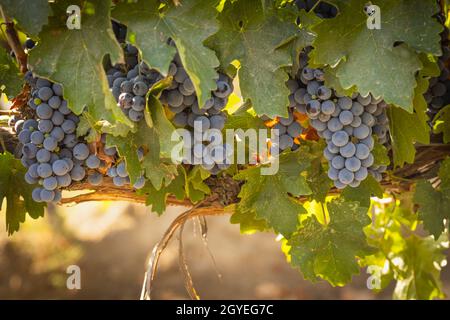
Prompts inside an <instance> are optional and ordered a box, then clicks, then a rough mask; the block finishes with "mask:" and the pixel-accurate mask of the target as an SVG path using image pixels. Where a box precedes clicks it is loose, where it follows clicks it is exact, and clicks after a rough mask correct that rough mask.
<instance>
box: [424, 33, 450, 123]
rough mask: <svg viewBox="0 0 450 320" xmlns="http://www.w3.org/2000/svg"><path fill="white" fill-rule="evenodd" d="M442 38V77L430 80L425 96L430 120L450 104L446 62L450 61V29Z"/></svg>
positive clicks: (440, 63) (449, 81)
mask: <svg viewBox="0 0 450 320" xmlns="http://www.w3.org/2000/svg"><path fill="white" fill-rule="evenodd" d="M441 37H442V44H443V45H442V56H440V57H439V59H438V66H439V69H440V71H441V72H440V75H439V76H438V77H434V78H431V79H430V82H429V87H428V91H427V92H426V93H425V94H424V97H425V100H426V101H427V104H428V110H427V113H428V116H429V117H430V120H432V119H433V118H434V116H435V115H436V114H437V113H438V112H439V110H440V109H442V108H443V107H444V106H446V105H448V104H449V103H450V80H449V76H450V70H449V68H448V67H447V66H446V62H447V60H448V59H450V49H449V48H448V40H447V37H448V29H447V28H445V31H444V32H443V33H442V34H441Z"/></svg>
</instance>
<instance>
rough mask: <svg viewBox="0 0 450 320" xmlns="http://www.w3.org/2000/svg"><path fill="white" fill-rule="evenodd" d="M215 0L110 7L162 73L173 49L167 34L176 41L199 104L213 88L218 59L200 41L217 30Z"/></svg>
mask: <svg viewBox="0 0 450 320" xmlns="http://www.w3.org/2000/svg"><path fill="white" fill-rule="evenodd" d="M215 3H216V1H213V0H183V2H182V5H179V6H175V5H173V4H172V3H171V2H168V3H166V4H165V6H164V7H162V8H160V4H161V3H160V2H159V1H156V0H140V1H138V2H136V3H120V4H119V5H117V6H116V8H115V9H114V11H113V16H114V18H116V19H117V20H119V21H121V22H122V23H124V24H126V25H127V26H128V28H129V30H131V32H133V33H134V35H135V38H136V44H137V46H138V47H139V49H140V50H141V52H142V57H143V59H144V60H145V61H146V62H147V63H148V64H149V65H150V66H151V67H153V68H155V69H158V70H159V71H160V72H161V73H163V74H167V72H168V70H169V65H170V62H171V60H172V59H173V57H174V56H175V53H176V49H175V48H174V47H172V46H170V45H168V44H167V41H168V39H169V38H171V39H172V40H173V41H175V44H176V47H177V49H178V52H179V54H180V58H181V62H182V63H183V66H184V68H185V69H186V72H187V73H188V75H189V76H190V78H191V80H192V83H193V84H194V88H195V92H196V93H197V97H198V101H199V105H200V106H203V105H204V104H205V102H206V100H208V99H209V98H210V95H211V91H213V90H215V89H216V82H215V79H217V72H216V70H215V68H217V67H218V66H219V61H218V60H217V57H216V55H215V54H214V52H213V51H212V50H210V49H208V48H206V47H205V46H204V45H203V41H205V39H206V38H208V37H209V36H211V35H212V34H214V33H215V32H216V31H217V30H218V23H217V20H216V15H217V11H216V9H215V8H214V5H215ZM143 8H145V10H143Z"/></svg>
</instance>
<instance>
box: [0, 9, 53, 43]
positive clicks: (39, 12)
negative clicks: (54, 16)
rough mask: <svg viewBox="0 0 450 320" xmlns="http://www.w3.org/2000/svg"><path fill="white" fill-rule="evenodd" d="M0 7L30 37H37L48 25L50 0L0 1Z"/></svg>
mask: <svg viewBox="0 0 450 320" xmlns="http://www.w3.org/2000/svg"><path fill="white" fill-rule="evenodd" d="M0 6H2V9H3V10H4V11H5V14H6V15H7V16H8V17H11V18H14V19H15V20H17V22H18V24H19V27H20V28H21V29H22V30H23V31H24V32H25V33H26V34H28V35H31V36H37V35H38V33H39V32H40V31H41V29H42V27H43V26H44V25H45V24H47V21H48V16H49V14H50V6H49V5H48V0H33V1H29V0H0Z"/></svg>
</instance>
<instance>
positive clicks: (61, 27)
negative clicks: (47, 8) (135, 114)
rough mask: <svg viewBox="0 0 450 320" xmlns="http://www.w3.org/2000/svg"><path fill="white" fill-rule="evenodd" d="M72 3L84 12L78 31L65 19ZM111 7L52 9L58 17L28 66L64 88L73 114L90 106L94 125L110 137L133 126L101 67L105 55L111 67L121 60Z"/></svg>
mask: <svg viewBox="0 0 450 320" xmlns="http://www.w3.org/2000/svg"><path fill="white" fill-rule="evenodd" d="M72 4H78V5H80V7H82V12H81V29H79V30H69V29H68V28H67V26H66V20H65V19H64V17H66V8H67V7H68V6H69V5H72ZM110 5H111V3H110V0H106V1H92V0H90V1H84V2H83V5H82V6H81V3H80V1H69V0H65V1H61V2H58V3H57V4H55V5H53V6H52V9H53V12H54V16H53V17H52V18H51V19H50V22H49V25H48V26H45V27H44V28H43V30H42V31H41V33H40V34H39V37H40V39H41V41H39V44H38V45H37V46H36V47H35V48H34V49H33V50H32V51H31V52H30V58H29V64H30V67H31V70H32V71H33V72H34V73H35V74H37V75H39V76H41V77H44V78H49V79H51V80H53V81H55V82H58V83H61V84H62V85H63V86H64V98H65V99H67V100H68V105H69V108H70V109H71V110H72V111H73V112H74V113H75V114H81V112H82V111H83V110H84V109H85V108H86V106H87V107H88V110H89V113H90V114H91V115H92V116H93V118H94V119H95V120H97V121H99V120H102V121H104V122H105V127H106V128H105V129H106V130H107V132H108V133H112V134H114V135H117V134H121V135H124V134H126V132H127V128H128V127H131V126H132V123H131V121H130V120H129V119H128V118H127V117H126V116H125V114H124V113H123V112H122V111H121V110H120V108H119V107H118V106H117V104H116V101H115V99H114V97H113V95H112V93H111V92H110V90H109V88H108V81H107V79H106V74H105V72H104V69H103V64H102V61H103V59H104V57H105V56H106V55H109V57H110V58H111V61H112V62H113V63H115V62H122V61H123V53H122V49H121V48H120V45H119V44H118V43H117V41H116V40H115V37H114V33H113V31H112V28H111V21H110V16H109V7H110ZM61 18H63V19H61ZM68 75H70V76H68Z"/></svg>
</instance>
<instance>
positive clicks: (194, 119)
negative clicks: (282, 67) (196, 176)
mask: <svg viewBox="0 0 450 320" xmlns="http://www.w3.org/2000/svg"><path fill="white" fill-rule="evenodd" d="M169 76H172V77H173V81H172V84H171V86H170V87H169V88H167V89H166V90H164V91H163V92H162V94H161V98H160V99H161V102H162V103H163V104H164V105H167V107H168V109H169V110H170V111H171V112H172V113H173V114H174V117H173V123H174V124H175V125H176V126H177V127H189V128H190V129H192V130H193V131H191V132H193V133H194V132H196V131H198V132H203V134H207V131H208V130H210V129H212V130H215V131H216V132H220V131H221V130H222V129H223V128H224V127H225V122H226V119H227V115H226V113H225V112H223V111H222V110H223V109H224V108H225V106H226V104H227V102H228V97H229V96H230V94H231V93H232V92H233V84H232V79H230V78H229V77H228V76H227V75H225V74H222V73H219V78H218V80H217V81H216V83H217V89H216V90H215V91H212V95H211V98H209V99H208V100H207V101H206V103H205V105H204V106H202V107H201V108H200V106H199V105H198V101H197V96H196V94H195V89H194V85H193V83H192V80H191V79H190V78H189V76H188V74H187V73H186V70H185V69H184V67H183V65H182V63H181V60H180V57H179V55H178V54H177V55H176V56H175V58H174V60H173V61H172V62H171V64H170V68H169ZM212 130H210V132H212ZM213 139H214V137H213V136H210V137H209V140H208V139H207V140H208V141H207V142H212V140H213ZM195 140H196V139H195V138H194V134H193V135H192V139H191V142H192V148H191V150H192V154H191V155H187V156H186V159H185V162H186V163H190V164H201V166H202V167H203V168H204V169H206V170H208V171H210V172H211V173H212V174H217V173H219V172H220V171H221V170H224V169H226V168H228V167H229V161H227V157H229V156H230V150H231V148H227V146H226V145H217V146H208V145H206V144H204V143H203V141H195ZM197 140H198V139H197ZM189 158H190V159H189ZM192 160H193V161H192Z"/></svg>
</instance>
